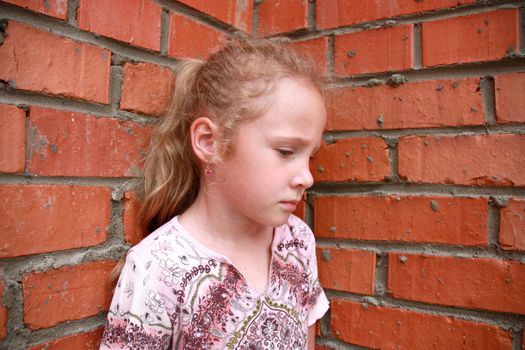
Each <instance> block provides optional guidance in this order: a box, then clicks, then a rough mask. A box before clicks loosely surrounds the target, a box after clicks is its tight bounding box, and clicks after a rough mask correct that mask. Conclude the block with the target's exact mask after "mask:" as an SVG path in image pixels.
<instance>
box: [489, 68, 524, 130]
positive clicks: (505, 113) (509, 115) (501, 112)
mask: <svg viewBox="0 0 525 350" xmlns="http://www.w3.org/2000/svg"><path fill="white" fill-rule="evenodd" d="M494 83H495V87H496V120H497V122H498V123H524V122H525V89H524V88H523V87H525V73H512V74H502V75H496V76H495V77H494Z"/></svg>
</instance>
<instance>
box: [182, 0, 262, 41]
mask: <svg viewBox="0 0 525 350" xmlns="http://www.w3.org/2000/svg"><path fill="white" fill-rule="evenodd" d="M179 2H182V3H183V4H186V5H188V6H191V7H193V8H194V9H196V10H199V11H201V12H204V13H206V14H208V15H210V16H212V17H215V18H217V19H219V20H221V21H223V22H225V23H228V24H230V25H232V26H234V27H235V28H238V29H240V30H242V31H245V32H248V33H251V32H252V18H253V0H227V1H209V0H181V1H179Z"/></svg>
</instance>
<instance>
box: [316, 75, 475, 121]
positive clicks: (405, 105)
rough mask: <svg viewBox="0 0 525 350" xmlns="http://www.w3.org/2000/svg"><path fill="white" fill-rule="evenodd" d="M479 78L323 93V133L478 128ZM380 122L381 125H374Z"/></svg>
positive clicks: (335, 90) (337, 90)
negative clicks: (324, 113)
mask: <svg viewBox="0 0 525 350" xmlns="http://www.w3.org/2000/svg"><path fill="white" fill-rule="evenodd" d="M478 87H479V79H472V78H468V79H457V80H448V79H447V80H434V81H419V82H413V83H405V84H403V85H400V86H398V87H392V86H390V85H381V86H375V87H359V88H356V87H351V88H343V89H328V90H325V98H326V105H327V109H328V120H327V125H326V129H327V130H362V129H366V130H374V129H406V128H424V127H442V126H465V125H482V124H484V123H485V120H484V118H483V101H482V99H481V95H480V94H479V92H478V91H477V89H478ZM378 119H382V121H383V122H382V123H380V122H378Z"/></svg>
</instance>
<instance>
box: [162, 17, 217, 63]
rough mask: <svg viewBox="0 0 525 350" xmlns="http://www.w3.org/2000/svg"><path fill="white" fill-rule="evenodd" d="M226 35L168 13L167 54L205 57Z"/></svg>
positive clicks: (186, 18)
mask: <svg viewBox="0 0 525 350" xmlns="http://www.w3.org/2000/svg"><path fill="white" fill-rule="evenodd" d="M225 38H226V36H225V35H224V34H223V33H221V32H219V31H217V30H216V29H214V28H212V27H209V26H207V25H205V24H202V23H199V22H196V21H195V20H193V19H191V18H189V17H185V16H182V15H179V14H177V13H171V14H170V31H169V44H168V54H169V55H170V56H175V57H177V58H206V57H207V56H208V55H209V54H210V53H211V52H213V51H214V50H216V49H217V48H218V47H220V46H221V44H222V43H223V42H224V40H225Z"/></svg>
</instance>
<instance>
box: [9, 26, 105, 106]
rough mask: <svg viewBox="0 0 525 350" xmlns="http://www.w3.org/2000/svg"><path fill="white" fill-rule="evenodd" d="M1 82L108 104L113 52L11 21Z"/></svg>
mask: <svg viewBox="0 0 525 350" xmlns="http://www.w3.org/2000/svg"><path fill="white" fill-rule="evenodd" d="M6 34H7V35H6V38H5V41H4V43H3V44H2V45H0V61H2V64H1V65H0V79H1V80H8V81H10V83H11V84H12V85H13V86H15V87H16V88H17V89H21V90H30V91H36V92H42V93H47V94H53V95H62V96H66V97H72V98H79V99H82V100H88V101H93V102H99V103H108V92H109V67H110V61H111V58H110V54H111V53H110V51H109V50H105V49H102V48H100V47H97V46H94V45H90V44H85V43H79V42H75V41H73V40H71V39H67V38H64V37H59V36H56V35H54V34H52V33H49V32H46V31H41V30H38V29H35V28H31V27H28V26H26V25H23V24H20V23H16V22H9V24H8V26H7V31H6Z"/></svg>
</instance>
